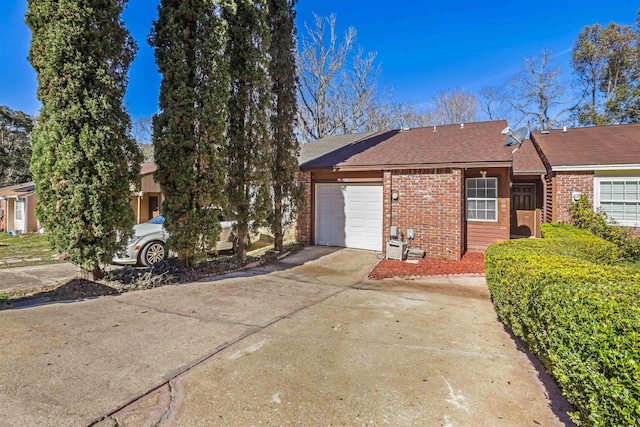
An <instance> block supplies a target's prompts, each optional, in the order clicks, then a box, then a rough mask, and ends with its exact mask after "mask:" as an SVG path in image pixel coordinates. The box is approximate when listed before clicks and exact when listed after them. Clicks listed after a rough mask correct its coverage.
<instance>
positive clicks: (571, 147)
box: [532, 124, 640, 167]
mask: <svg viewBox="0 0 640 427" xmlns="http://www.w3.org/2000/svg"><path fill="white" fill-rule="evenodd" d="M532 138H533V139H534V141H535V142H536V143H537V144H538V145H539V147H540V149H541V150H542V152H543V153H544V156H545V157H546V158H547V160H548V161H549V164H550V165H551V166H552V167H562V166H565V167H578V166H606V165H612V166H614V165H638V164H640V124H627V125H612V126H597V127H586V128H571V129H567V132H566V133H565V132H563V131H562V130H560V129H557V130H551V131H549V133H546V134H543V133H541V132H539V131H536V132H532Z"/></svg>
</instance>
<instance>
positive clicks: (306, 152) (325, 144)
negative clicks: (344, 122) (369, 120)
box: [298, 132, 375, 165]
mask: <svg viewBox="0 0 640 427" xmlns="http://www.w3.org/2000/svg"><path fill="white" fill-rule="evenodd" d="M374 133H375V132H363V133H354V134H349V135H334V136H328V137H326V138H321V139H319V140H317V141H314V142H308V143H306V144H303V145H302V146H300V155H299V156H298V164H299V165H301V164H303V163H306V162H308V161H310V160H313V159H317V158H318V157H320V156H323V155H325V154H327V153H330V152H331V151H334V150H337V149H338V148H341V147H344V146H345V145H348V144H351V143H353V142H356V141H359V140H361V139H363V138H366V137H368V136H370V135H373V134H374Z"/></svg>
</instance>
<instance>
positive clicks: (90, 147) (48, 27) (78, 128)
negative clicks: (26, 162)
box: [26, 0, 140, 278]
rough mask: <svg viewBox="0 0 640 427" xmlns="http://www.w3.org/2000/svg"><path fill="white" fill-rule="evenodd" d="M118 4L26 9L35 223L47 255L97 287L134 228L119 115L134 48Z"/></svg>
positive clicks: (121, 1)
mask: <svg viewBox="0 0 640 427" xmlns="http://www.w3.org/2000/svg"><path fill="white" fill-rule="evenodd" d="M125 5H126V0H83V1H79V0H28V12H27V15H26V21H27V24H28V25H29V27H30V28H31V33H32V40H31V47H30V51H29V60H30V62H31V65H32V66H33V68H34V69H35V70H36V73H37V76H38V99H40V101H41V102H42V108H41V110H40V115H39V118H38V123H37V125H36V127H35V129H34V130H33V132H32V134H31V142H32V145H33V158H32V161H31V169H32V172H33V178H34V181H35V184H36V198H37V200H38V204H37V207H36V215H37V217H38V219H39V220H40V222H41V223H42V225H43V226H44V227H45V229H46V230H47V233H48V238H49V240H50V242H51V245H52V247H53V248H54V249H55V250H57V251H59V252H62V253H64V254H66V256H67V257H68V259H69V260H71V261H72V262H73V263H75V264H77V265H79V266H80V267H81V268H82V270H83V272H84V273H85V275H86V276H87V277H92V278H98V277H99V276H100V275H101V273H102V271H101V268H100V265H101V263H105V262H108V261H110V260H111V258H112V256H113V254H114V252H115V251H116V249H117V248H118V246H119V243H118V242H117V238H116V232H120V233H122V235H123V236H124V237H126V236H127V235H128V234H130V233H131V226H132V225H133V223H134V215H133V210H132V209H131V206H130V196H131V184H132V183H133V182H135V180H136V178H137V177H138V175H139V168H140V166H139V161H140V154H139V151H138V149H137V146H136V144H135V142H134V141H133V140H132V139H131V138H130V137H129V136H128V134H129V130H130V126H131V120H130V118H129V115H128V114H127V112H126V111H125V110H124V108H123V104H122V102H123V98H124V94H125V89H126V85H127V71H128V70H129V65H130V64H131V61H132V60H133V58H134V55H135V51H136V46H135V43H134V41H133V39H132V38H131V36H130V34H129V32H128V31H127V30H126V29H125V27H124V25H123V22H122V20H121V14H122V10H123V8H124V6H125Z"/></svg>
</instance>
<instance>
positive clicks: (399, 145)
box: [297, 121, 546, 259]
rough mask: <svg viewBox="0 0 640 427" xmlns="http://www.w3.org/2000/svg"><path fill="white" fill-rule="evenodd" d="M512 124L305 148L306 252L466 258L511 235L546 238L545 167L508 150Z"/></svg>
mask: <svg viewBox="0 0 640 427" xmlns="http://www.w3.org/2000/svg"><path fill="white" fill-rule="evenodd" d="M506 127H507V122H506V121H491V122H482V123H469V124H461V125H448V126H438V127H429V128H417V129H403V130H393V131H383V132H377V133H373V134H360V135H349V136H343V137H329V138H325V139H322V140H319V141H316V142H313V143H309V144H305V145H303V146H302V149H301V154H300V171H301V173H300V175H299V176H300V179H301V180H302V181H303V182H305V184H306V199H307V203H306V209H305V210H304V211H303V212H301V214H300V215H299V217H298V221H297V229H298V236H299V238H300V239H301V240H302V241H303V242H304V243H305V244H309V245H310V244H319V245H332V246H344V247H352V248H361V249H370V250H376V251H384V250H385V245H386V243H387V242H388V241H389V240H390V239H392V238H393V239H396V238H395V237H393V236H392V235H391V230H392V226H393V227H397V228H398V230H399V236H398V238H400V237H402V236H404V238H405V240H407V239H408V236H409V235H410V234H412V233H413V239H411V240H408V246H409V247H410V248H416V249H422V250H425V251H426V252H427V254H428V256H431V257H442V258H448V259H459V258H460V257H461V256H462V255H463V254H464V253H465V252H467V251H472V252H474V251H484V250H485V249H486V248H487V247H488V246H489V245H490V244H492V243H494V242H497V241H501V240H505V239H509V238H510V236H512V235H514V236H515V235H517V236H532V235H534V236H537V235H539V225H540V222H541V217H542V215H541V212H542V208H543V200H542V195H543V190H544V181H543V178H544V174H545V172H546V171H545V168H544V165H543V164H542V162H541V160H540V158H539V156H538V154H537V152H536V150H535V149H534V147H533V145H532V144H531V141H529V140H526V141H525V142H524V144H523V145H522V147H521V148H519V149H518V150H517V151H515V153H514V150H515V148H516V147H506V146H505V140H506V137H505V136H504V135H502V134H501V131H502V130H503V129H505V128H506Z"/></svg>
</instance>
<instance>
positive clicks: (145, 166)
mask: <svg viewBox="0 0 640 427" xmlns="http://www.w3.org/2000/svg"><path fill="white" fill-rule="evenodd" d="M156 169H158V166H157V165H156V164H155V163H142V164H141V165H140V175H147V174H150V173H153V172H155V171H156Z"/></svg>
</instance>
